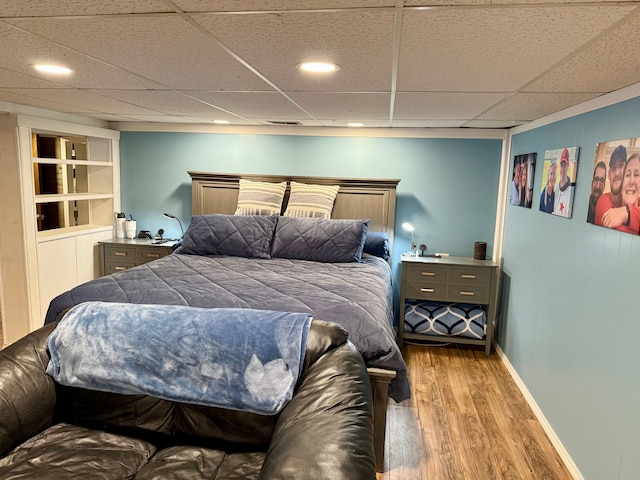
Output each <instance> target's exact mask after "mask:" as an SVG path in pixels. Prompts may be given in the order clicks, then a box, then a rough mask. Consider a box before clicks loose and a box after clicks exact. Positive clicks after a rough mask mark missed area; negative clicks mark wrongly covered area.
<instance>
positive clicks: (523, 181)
mask: <svg viewBox="0 0 640 480" xmlns="http://www.w3.org/2000/svg"><path fill="white" fill-rule="evenodd" d="M536 156H537V154H536V153H526V154H524V155H515V156H514V157H513V177H512V179H511V189H510V193H509V203H511V205H518V206H520V207H525V208H531V204H532V203H533V179H534V177H535V172H536Z"/></svg>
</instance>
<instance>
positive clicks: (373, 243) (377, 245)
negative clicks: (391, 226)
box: [363, 231, 390, 260]
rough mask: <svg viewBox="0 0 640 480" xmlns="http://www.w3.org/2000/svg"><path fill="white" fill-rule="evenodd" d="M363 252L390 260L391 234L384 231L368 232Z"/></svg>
mask: <svg viewBox="0 0 640 480" xmlns="http://www.w3.org/2000/svg"><path fill="white" fill-rule="evenodd" d="M363 252H364V253H368V254H369V255H375V256H376V257H380V258H382V259H384V260H389V256H390V252H389V235H387V234H386V233H384V232H371V231H369V232H367V236H366V237H365V239H364V250H363Z"/></svg>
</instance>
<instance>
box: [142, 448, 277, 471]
mask: <svg viewBox="0 0 640 480" xmlns="http://www.w3.org/2000/svg"><path fill="white" fill-rule="evenodd" d="M264 456H265V454H264V453H262V452H248V453H245V452H238V453H227V452H224V451H222V450H215V449H211V448H205V447H200V446H188V445H187V446H175V447H169V448H165V449H164V450H161V451H159V452H158V453H157V454H156V455H155V456H154V457H153V458H152V459H151V461H150V462H149V463H147V464H146V465H145V466H144V467H142V469H141V470H140V471H139V472H138V474H137V475H136V480H166V479H169V478H177V479H182V478H184V479H187V478H188V479H189V480H217V479H232V478H237V479H249V480H251V479H257V478H258V475H259V473H260V468H261V467H262V463H263V462H264Z"/></svg>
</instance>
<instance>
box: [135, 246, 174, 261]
mask: <svg viewBox="0 0 640 480" xmlns="http://www.w3.org/2000/svg"><path fill="white" fill-rule="evenodd" d="M137 250H138V253H137V257H136V260H137V261H138V262H139V263H147V262H150V261H152V260H157V259H158V258H162V257H166V256H167V255H169V253H171V249H170V248H168V247H147V248H138V249H137Z"/></svg>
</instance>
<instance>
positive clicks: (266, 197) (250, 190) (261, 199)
mask: <svg viewBox="0 0 640 480" xmlns="http://www.w3.org/2000/svg"><path fill="white" fill-rule="evenodd" d="M286 188H287V182H281V183H271V182H254V181H252V180H244V179H240V192H239V193H238V205H237V207H236V213H235V214H236V215H280V209H281V208H282V199H283V198H284V191H285V189H286Z"/></svg>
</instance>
